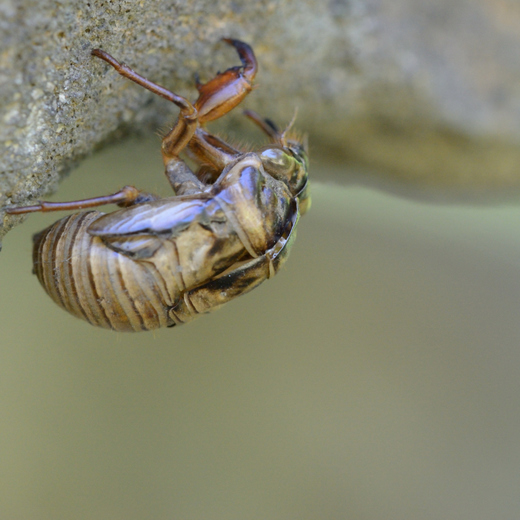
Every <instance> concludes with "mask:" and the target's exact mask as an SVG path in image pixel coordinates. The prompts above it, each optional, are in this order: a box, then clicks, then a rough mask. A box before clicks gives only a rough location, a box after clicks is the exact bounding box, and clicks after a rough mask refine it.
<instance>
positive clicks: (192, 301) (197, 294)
mask: <svg viewBox="0 0 520 520" xmlns="http://www.w3.org/2000/svg"><path fill="white" fill-rule="evenodd" d="M298 217H299V211H298V206H297V202H296V201H295V202H294V211H293V213H292V215H291V218H290V220H289V221H288V223H287V227H286V230H285V232H284V234H283V235H282V237H280V239H279V240H278V241H277V242H276V244H275V245H274V246H273V247H272V248H271V249H269V250H268V251H266V252H265V253H264V254H263V255H262V256H259V257H257V258H254V259H252V260H249V261H248V262H245V263H243V264H241V265H238V267H236V268H235V269H232V270H231V271H229V272H227V273H224V274H221V275H219V276H218V277H217V278H215V279H213V280H211V281H209V282H207V283H205V284H204V285H201V286H199V287H196V288H195V289H191V290H189V291H186V292H185V293H184V295H183V299H182V300H180V302H179V303H178V304H177V305H176V306H175V307H173V308H172V309H170V311H169V316H170V318H171V319H172V320H173V321H174V322H175V324H178V325H180V324H181V323H186V322H188V321H191V320H193V319H195V318H196V317H197V315H198V314H203V313H207V312H211V311H213V310H215V309H218V308H219V307H220V306H222V305H224V304H225V303H227V302H229V301H230V300H232V299H234V298H236V297H237V296H240V295H242V294H246V293H248V292H249V291H251V290H252V289H254V288H255V287H257V286H258V285H260V284H261V283H262V282H264V281H265V280H267V279H269V278H272V277H273V276H274V275H275V274H276V273H277V272H278V270H279V269H280V268H281V267H282V265H283V264H284V263H285V261H286V260H287V258H288V256H289V251H290V249H291V246H292V243H293V241H294V239H295V237H296V230H295V228H296V223H297V222H298Z"/></svg>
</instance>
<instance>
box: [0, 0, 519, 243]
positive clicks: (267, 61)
mask: <svg viewBox="0 0 520 520" xmlns="http://www.w3.org/2000/svg"><path fill="white" fill-rule="evenodd" d="M519 35H520V7H519V5H518V3H517V2H515V1H514V0H502V1H500V2H489V1H487V0H438V1H436V2H431V1H429V0H366V1H362V0H350V1H349V0H329V1H328V2H315V1H312V0H301V1H298V2H296V1H283V0H254V1H253V0H244V1H240V2H239V1H231V0H221V1H219V2H214V1H209V0H191V1H190V2H184V1H179V0H169V1H165V0H157V1H154V2H149V1H146V2H145V1H144V0H143V1H134V0H133V1H129V0H119V1H113V2H109V1H99V0H92V1H90V2H85V1H81V2H79V1H74V0H62V1H61V2H60V1H50V0H43V1H42V0H38V1H36V0H2V2H0V207H2V206H4V205H7V204H11V203H16V204H19V203H24V202H26V201H27V199H28V198H35V197H36V198H37V197H41V196H42V195H43V194H45V193H48V192H50V191H52V190H53V189H55V188H56V186H57V183H58V180H59V178H60V175H62V174H63V173H64V172H65V171H66V170H67V169H68V168H70V166H71V165H72V164H73V163H74V162H75V161H77V160H78V159H80V158H81V157H82V156H84V155H85V154H87V153H89V152H90V151H92V150H93V149H94V148H95V147H96V146H97V145H99V144H100V143H102V142H104V141H106V140H107V138H109V137H113V136H114V135H116V134H117V133H119V134H122V133H124V132H128V131H130V130H132V131H135V130H141V131H145V132H149V131H152V130H153V129H154V128H157V127H162V128H165V127H166V126H167V125H168V124H169V123H171V122H172V120H173V119H174V117H175V115H176V109H175V108H174V107H171V106H169V105H168V103H167V102H165V101H164V100H161V99H159V98H157V97H156V96H153V94H151V93H149V92H147V91H145V90H144V89H142V88H139V87H137V86H135V85H133V84H131V83H130V82H129V81H127V80H124V79H122V78H121V77H119V76H118V75H117V74H116V73H115V72H114V71H113V70H112V69H110V68H109V67H108V66H107V65H106V64H104V63H102V62H100V61H98V60H94V59H93V58H92V57H91V56H90V50H91V49H92V48H95V47H101V48H103V49H105V50H107V51H108V52H110V53H111V54H113V55H114V56H115V57H116V58H118V59H120V60H122V61H125V62H126V63H128V64H129V65H131V66H132V67H133V68H135V69H136V70H137V71H139V72H140V73H141V74H143V75H145V76H147V77H149V78H150V79H152V80H154V81H156V82H158V83H161V84H163V85H165V86H166V87H168V88H170V89H172V90H175V91H176V92H178V93H180V94H182V95H188V96H189V97H190V98H191V99H194V98H195V90H194V88H193V74H194V73H195V72H196V71H197V72H199V73H200V75H201V78H202V79H203V80H204V79H209V78H210V77H211V76H212V75H213V74H214V73H215V72H216V70H219V69H220V70H222V69H225V68H226V67H228V66H229V65H232V64H236V63H238V60H237V58H236V54H235V53H234V51H233V49H230V48H228V47H227V46H225V45H223V44H221V43H218V42H219V39H220V38H222V37H223V36H231V37H236V38H240V39H243V40H245V41H247V42H249V43H251V44H252V45H253V47H254V49H255V52H256V53H257V56H258V59H259V63H260V72H259V75H258V77H257V80H258V85H259V88H258V89H257V90H255V91H254V93H253V94H252V95H250V96H249V98H248V100H247V101H246V103H245V104H247V106H248V107H250V108H254V109H256V110H258V111H259V112H261V113H262V114H265V115H267V116H270V117H272V118H275V119H276V120H277V121H279V122H281V123H282V124H283V123H284V122H285V121H288V120H289V119H290V117H291V115H292V113H293V110H294V107H295V106H298V107H299V116H298V124H297V126H298V127H300V128H301V129H304V130H305V131H307V132H308V133H309V134H310V138H311V145H312V147H311V150H312V152H313V154H314V156H315V157H318V158H326V159H328V160H331V161H332V160H334V161H338V163H340V164H346V163H347V162H351V163H356V164H357V165H360V166H362V167H363V168H366V169H369V170H371V171H373V172H374V171H375V172H376V173H377V175H379V176H380V177H383V178H386V182H388V181H391V182H395V181H397V180H398V181H399V182H401V183H404V184H406V185H408V186H415V187H419V188H421V189H423V188H425V189H430V190H439V189H444V190H448V191H451V192H460V193H490V192H496V191H499V190H504V189H505V190H508V189H509V190H510V189H511V188H517V187H518V186H520V173H519V172H520V168H519V165H520V147H519V143H518V141H519V138H520V88H519V85H520V53H519V52H518V46H519V41H520V36H519ZM228 121H229V123H228V126H229V125H232V126H233V130H234V131H235V132H238V133H239V134H247V132H249V131H250V126H248V124H247V123H244V122H243V121H242V120H241V119H240V118H239V114H237V115H236V116H234V117H229V118H228ZM318 164H319V163H318ZM313 176H314V178H316V179H319V178H320V173H319V168H315V171H313ZM339 178H341V176H339ZM344 180H345V182H347V181H348V179H346V178H345V179H344ZM15 220H16V219H11V218H9V219H7V218H5V219H4V224H5V227H4V230H3V232H5V231H6V230H7V229H8V228H9V227H10V226H11V225H12V223H13V222H14V221H15ZM3 232H2V231H1V230H0V235H1V234H2V233H3Z"/></svg>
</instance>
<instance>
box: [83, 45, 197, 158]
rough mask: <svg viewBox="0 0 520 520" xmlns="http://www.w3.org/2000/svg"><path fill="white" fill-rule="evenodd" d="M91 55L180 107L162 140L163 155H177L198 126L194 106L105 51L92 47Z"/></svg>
mask: <svg viewBox="0 0 520 520" xmlns="http://www.w3.org/2000/svg"><path fill="white" fill-rule="evenodd" d="M92 55H93V56H96V57H98V58H101V59H102V60H104V61H106V62H107V63H108V64H109V65H111V66H112V67H114V69H115V70H116V71H117V72H118V73H119V74H121V76H124V77H125V78H128V79H129V80H131V81H133V82H134V83H137V84H138V85H141V86H142V87H144V88H145V89H147V90H149V91H150V92H153V93H154V94H157V95H158V96H161V97H163V98H165V99H167V100H168V101H171V102H172V103H174V104H175V105H177V106H178V107H179V108H180V109H181V113H180V115H179V119H178V120H177V123H176V124H175V126H174V127H173V128H172V129H171V130H170V132H168V134H167V135H166V136H165V138H164V139H163V142H162V152H163V156H165V157H176V156H177V155H179V153H180V152H181V151H182V149H183V148H184V147H185V146H186V145H187V144H188V142H189V140H190V139H191V137H192V135H193V133H194V132H195V129H196V128H197V126H198V114H197V110H196V109H195V107H194V106H193V105H192V104H191V103H190V102H189V101H188V100H187V99H186V98H183V97H182V96H179V95H177V94H175V93H174V92H171V91H170V90H167V89H165V88H164V87H161V86H160V85H157V84H156V83H153V82H152V81H150V80H148V79H146V78H145V77H143V76H141V75H140V74H138V73H137V72H135V71H134V70H132V69H131V68H130V67H128V66H127V65H125V64H124V63H120V62H118V61H117V60H116V59H115V58H113V57H112V56H110V54H108V53H107V52H105V51H103V50H101V49H94V50H93V51H92Z"/></svg>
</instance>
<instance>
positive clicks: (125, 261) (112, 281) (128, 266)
mask: <svg viewBox="0 0 520 520" xmlns="http://www.w3.org/2000/svg"><path fill="white" fill-rule="evenodd" d="M99 216H100V213H99V212H97V211H93V212H88V213H76V214H74V215H70V216H68V217H65V218H63V219H61V220H59V221H58V222H56V223H54V224H53V225H52V226H50V227H49V228H47V229H45V230H43V231H42V232H40V233H38V234H37V235H35V236H34V249H33V263H34V270H35V274H36V275H37V277H38V279H39V281H40V283H41V284H42V286H43V287H44V289H45V291H46V292H47V293H48V294H49V296H50V297H51V298H52V299H53V300H54V301H55V302H56V303H57V304H58V305H59V306H61V307H62V308H64V309H65V310H67V311H68V312H70V313H71V314H73V315H75V316H77V317H78V318H82V319H84V320H86V321H88V322H90V323H91V324H92V325H97V326H99V327H104V328H107V329H114V330H117V331H142V330H151V329H156V328H159V327H165V326H172V325H174V324H175V323H174V321H173V320H172V318H171V317H170V316H169V311H170V310H171V308H172V306H173V305H174V302H175V301H176V300H177V298H178V297H179V296H180V294H181V291H180V289H179V288H178V287H177V286H176V285H175V282H174V281H173V280H170V281H169V283H167V282H166V281H165V280H164V278H163V276H162V275H161V273H160V272H159V271H158V270H157V269H156V268H155V267H154V265H153V264H151V263H150V264H149V263H144V262H134V261H133V260H132V259H131V258H128V257H126V256H124V255H122V254H118V253H116V252H115V251H113V250H111V249H109V248H108V247H106V246H105V245H104V244H103V242H102V240H101V239H100V238H98V237H93V236H91V235H89V233H88V232H87V228H88V226H89V225H90V223H91V222H93V221H94V220H96V219H97V218H98V217H99ZM169 278H172V277H169Z"/></svg>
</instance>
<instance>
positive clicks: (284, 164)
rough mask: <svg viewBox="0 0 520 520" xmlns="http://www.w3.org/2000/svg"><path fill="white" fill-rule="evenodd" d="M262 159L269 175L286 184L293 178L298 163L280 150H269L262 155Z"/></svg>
mask: <svg viewBox="0 0 520 520" xmlns="http://www.w3.org/2000/svg"><path fill="white" fill-rule="evenodd" d="M260 159H261V161H262V164H263V165H264V168H265V170H266V171H267V173H269V174H270V175H272V176H273V177H274V178H275V179H278V180H280V181H283V182H285V183H286V184H288V183H289V181H290V180H291V178H292V175H293V172H294V168H295V166H296V164H295V163H296V161H295V159H294V157H292V156H291V155H288V154H287V153H285V152H284V151H283V150H282V149H280V148H268V149H266V150H264V151H263V152H262V153H261V154H260Z"/></svg>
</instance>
